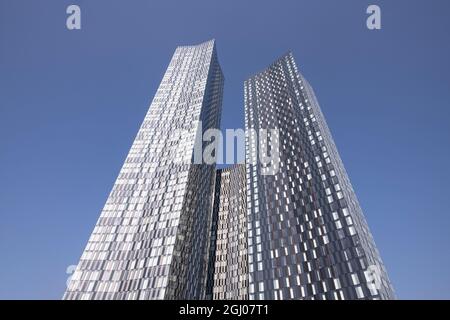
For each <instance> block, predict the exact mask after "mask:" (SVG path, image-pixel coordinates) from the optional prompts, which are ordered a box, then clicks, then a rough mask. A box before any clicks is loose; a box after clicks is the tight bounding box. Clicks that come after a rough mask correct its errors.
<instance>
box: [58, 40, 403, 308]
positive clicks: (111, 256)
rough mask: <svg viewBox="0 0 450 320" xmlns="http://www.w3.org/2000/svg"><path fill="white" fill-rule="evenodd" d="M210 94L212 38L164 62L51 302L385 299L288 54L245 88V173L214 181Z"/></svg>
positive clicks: (215, 108) (214, 114)
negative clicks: (208, 154) (75, 259)
mask: <svg viewBox="0 0 450 320" xmlns="http://www.w3.org/2000/svg"><path fill="white" fill-rule="evenodd" d="M223 85H224V77H223V73H222V71H221V68H220V65H219V62H218V60H217V53H216V47H215V42H214V40H211V41H207V42H204V43H202V44H199V45H196V46H181V47H178V48H177V49H176V50H175V53H174V55H173V57H172V59H171V61H170V64H169V66H168V68H167V70H166V73H165V75H164V77H163V79H162V81H161V83H160V86H159V88H158V90H157V92H156V95H155V97H154V99H153V101H152V103H151V105H150V108H149V110H148V112H147V115H146V116H145V119H144V121H143V123H142V125H141V127H140V129H139V132H138V133H137V136H136V138H135V140H134V142H133V145H132V147H131V149H130V151H129V153H128V156H127V158H126V160H125V163H124V165H123V167H122V169H121V171H120V173H119V176H118V177H117V180H116V181H115V184H114V186H113V188H112V191H111V193H110V195H109V197H108V199H107V201H106V204H105V206H104V208H103V210H102V212H101V215H100V217H99V219H98V221H97V223H96V225H95V228H94V230H93V232H92V234H91V236H90V239H89V241H88V243H87V245H86V248H85V250H84V252H83V254H82V256H81V258H80V261H79V263H78V265H77V268H76V270H75V272H74V274H73V276H72V278H71V280H70V282H69V284H68V288H67V290H66V292H65V294H64V297H63V298H64V299H119V300H124V299H250V300H262V299H332V300H335V299H338V300H340V299H393V298H395V295H394V292H393V289H392V286H391V284H390V282H389V279H388V276H387V273H386V270H385V268H384V265H383V262H382V261H381V258H380V255H379V253H378V251H377V248H376V246H375V243H374V241H373V239H372V236H371V233H370V231H369V228H368V226H367V223H366V221H365V218H364V215H363V213H362V210H361V208H360V206H359V204H358V200H357V198H356V195H355V192H354V191H353V188H352V186H351V183H350V181H349V178H348V175H347V173H346V172H345V169H344V166H343V164H342V161H341V159H340V157H339V154H338V152H337V149H336V146H335V143H334V141H333V139H332V136H331V134H330V131H329V129H328V126H327V124H326V122H325V119H324V116H323V114H322V112H321V110H320V107H319V104H318V102H317V99H316V97H315V95H314V92H313V90H312V88H311V86H310V85H309V84H308V82H307V81H306V79H305V78H304V77H303V76H302V75H301V73H300V72H299V71H298V69H297V66H296V64H295V61H294V58H293V56H292V54H291V53H288V54H286V55H284V56H282V57H281V58H280V59H278V60H277V61H275V62H274V63H273V64H272V65H270V66H269V67H268V68H267V69H266V70H264V71H262V72H260V73H258V74H256V75H255V76H252V77H251V78H249V79H248V80H246V81H245V82H244V105H245V128H246V131H247V134H246V141H245V155H246V162H245V164H238V165H233V166H231V167H229V168H225V169H219V170H216V169H215V164H212V165H209V164H204V163H202V162H201V161H200V162H198V161H197V160H196V158H197V153H196V152H198V147H199V146H200V147H201V150H200V152H201V153H202V151H203V149H204V148H205V146H206V142H205V141H203V134H204V133H205V132H206V130H208V129H211V128H219V127H220V115H221V108H222V107H221V105H222V96H223ZM260 129H267V130H268V131H266V134H265V135H264V137H261V136H260V137H258V136H257V135H258V132H259V130H260ZM271 129H277V130H276V131H271ZM176 132H183V134H181V135H177V134H174V133H176ZM268 132H270V134H267V133H268ZM255 133H256V134H255ZM274 140H276V141H277V143H275V144H271V147H270V148H268V149H267V150H268V152H272V153H273V152H275V151H278V152H276V157H277V159H273V160H276V161H271V163H265V162H261V161H255V159H256V158H257V156H256V155H257V154H258V149H259V148H262V145H264V144H269V142H271V141H274ZM272 146H277V148H278V150H273V147H272ZM274 163H276V164H277V165H276V170H273V172H272V173H271V174H267V172H269V171H267V167H268V166H271V165H273V164H274Z"/></svg>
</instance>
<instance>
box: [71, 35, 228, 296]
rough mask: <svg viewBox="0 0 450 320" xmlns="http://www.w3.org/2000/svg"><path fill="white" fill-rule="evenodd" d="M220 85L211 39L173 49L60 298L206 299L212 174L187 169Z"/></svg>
mask: <svg viewBox="0 0 450 320" xmlns="http://www.w3.org/2000/svg"><path fill="white" fill-rule="evenodd" d="M223 82H224V78H223V74H222V71H221V68H220V65H219V62H218V60H217V54H216V49H215V43H214V40H212V41H208V42H205V43H202V44H200V45H197V46H183V47H178V48H177V49H176V51H175V53H174V55H173V57H172V60H171V61H170V64H169V66H168V68H167V71H166V73H165V75H164V77H163V79H162V81H161V84H160V86H159V88H158V91H157V92H156V95H155V97H154V99H153V101H152V103H151V106H150V108H149V111H148V113H147V115H146V116H145V119H144V122H143V123H142V125H141V128H140V129H139V132H138V134H137V136H136V138H135V140H134V142H133V145H132V147H131V150H130V151H129V153H128V156H127V158H126V160H125V164H124V165H123V167H122V169H121V171H120V173H119V176H118V177H117V180H116V182H115V184H114V187H113V189H112V191H111V193H110V195H109V197H108V200H107V201H106V204H105V206H104V208H103V211H102V213H101V215H100V218H99V219H98V221H97V224H96V226H95V228H94V231H93V232H92V235H91V237H90V239H89V242H88V244H87V246H86V248H85V250H84V252H83V255H82V256H81V259H80V262H79V264H78V266H77V268H76V271H75V272H74V274H73V276H72V278H71V281H70V283H69V285H68V288H67V291H66V293H65V294H64V299H187V298H190V299H201V298H203V297H204V295H205V287H206V285H205V283H206V269H207V262H208V252H209V248H208V244H209V233H210V225H211V208H212V198H213V193H214V189H213V188H214V181H215V166H214V165H206V164H193V162H194V161H190V160H191V158H192V159H193V157H194V155H193V154H194V149H195V142H196V141H198V140H197V139H198V136H199V135H202V134H203V132H204V131H205V130H207V129H209V128H219V127H220V114H221V104H222V90H223ZM179 130H183V132H185V133H186V134H184V135H183V136H181V138H178V137H176V136H174V135H173V132H175V131H179ZM180 150H183V152H182V153H181V152H180ZM180 157H181V158H182V157H187V159H184V160H187V161H183V159H178V158H180ZM177 160H179V161H177Z"/></svg>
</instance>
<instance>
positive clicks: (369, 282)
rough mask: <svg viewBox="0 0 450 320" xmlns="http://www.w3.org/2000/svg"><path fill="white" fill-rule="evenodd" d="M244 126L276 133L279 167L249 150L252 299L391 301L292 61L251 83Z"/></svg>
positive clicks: (251, 141) (253, 146)
mask: <svg viewBox="0 0 450 320" xmlns="http://www.w3.org/2000/svg"><path fill="white" fill-rule="evenodd" d="M244 95H245V97H244V100H245V102H244V103H245V127H246V129H247V130H249V129H270V128H277V129H278V136H276V137H274V136H268V138H267V139H269V140H270V139H275V138H276V139H278V144H279V148H278V154H279V159H278V160H279V161H278V163H279V168H277V169H278V170H277V172H276V173H275V174H273V175H264V174H263V170H264V169H265V168H264V166H263V165H262V164H261V163H260V162H257V163H254V161H253V163H252V161H251V160H252V157H253V156H254V154H255V153H256V150H257V148H258V145H257V143H256V141H257V140H256V137H255V136H253V135H248V139H247V142H246V144H247V147H246V160H247V161H246V162H247V163H246V175H247V177H246V179H247V207H248V214H247V220H248V221H247V222H248V249H247V250H248V269H249V298H250V299H391V298H394V293H393V290H392V287H391V284H390V282H389V279H388V276H387V274H386V271H385V268H384V265H383V263H382V261H381V258H380V256H379V254H378V251H377V249H376V247H375V243H374V241H373V239H372V236H371V233H370V231H369V229H368V226H367V223H366V221H365V218H364V216H363V213H362V211H361V208H360V206H359V204H358V201H357V199H356V196H355V193H354V191H353V189H352V186H351V184H350V181H349V178H348V176H347V173H346V172H345V169H344V166H343V164H342V161H341V158H340V157H339V154H338V152H337V150H336V146H335V144H334V141H333V139H332V137H331V134H330V131H329V129H328V126H327V124H326V122H325V119H324V117H323V115H322V112H321V110H320V107H319V104H318V103H317V99H316V97H315V95H314V92H313V90H312V88H311V86H310V85H309V84H308V82H307V81H306V80H305V78H303V76H302V75H301V74H300V73H299V71H298V69H297V66H296V64H295V61H294V58H293V56H292V54H291V53H288V54H286V55H284V56H282V57H281V58H280V59H278V60H277V61H275V62H274V63H273V64H272V65H270V66H269V67H268V68H267V69H266V70H264V71H262V72H260V73H258V74H257V75H255V76H253V77H251V78H250V79H248V80H247V81H245V84H244Z"/></svg>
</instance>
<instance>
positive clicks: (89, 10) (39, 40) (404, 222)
mask: <svg viewBox="0 0 450 320" xmlns="http://www.w3.org/2000/svg"><path fill="white" fill-rule="evenodd" d="M72 3H75V4H78V5H80V6H81V10H82V30H80V31H68V30H67V29H66V26H65V20H66V16H67V15H66V13H65V11H66V7H67V6H68V5H69V4H72ZM369 4H378V5H380V7H381V9H382V29H381V30H379V31H369V30H368V29H367V28H366V26H365V20H366V16H367V15H366V13H365V10H366V8H367V6H368V5H369ZM449 16H450V1H448V0H441V1H438V0H433V1H425V0H422V1H401V0H396V1H377V0H371V1H364V0H354V1H350V0H348V1H347V0H343V1H323V0H322V1H316V0H315V1H312V0H310V1H298V0H296V1H274V0H272V1H262V0H258V1H242V0H239V1H232V0H222V1H214V0H204V1H195V0H184V1H176V2H175V1H167V0H164V1H144V0H142V1H125V0H122V1H112V0H108V1H106V0H105V1H100V0H96V1H87V0H84V1H83V0H71V1H65V0H64V1H62V0H54V1H44V0H41V1H21V0H14V1H12V0H9V1H8V0H1V1H0V252H1V255H0V257H1V258H0V298H3V299H4V298H29V299H44V298H50V299H59V298H60V297H61V296H62V294H63V291H64V289H65V281H66V278H67V275H66V273H65V270H66V267H67V266H68V265H71V264H76V263H77V262H78V259H79V257H80V255H81V253H82V250H83V249H84V246H85V244H86V242H87V240H88V237H89V234H90V233H91V231H92V229H93V227H94V224H95V222H96V220H97V218H98V216H99V214H100V211H101V209H102V206H103V204H104V202H105V200H106V198H107V196H108V193H109V191H110V189H111V187H112V185H113V183H114V180H115V178H116V176H117V174H118V172H119V169H120V167H121V165H122V162H123V161H124V159H125V157H126V154H127V152H128V149H129V147H130V146H131V143H132V141H133V139H134V136H135V134H136V133H137V130H138V128H139V126H140V124H141V122H142V120H143V118H144V115H145V113H146V111H147V108H148V106H149V104H150V102H151V99H152V98H153V95H154V94H155V92H156V89H157V87H158V84H159V82H160V80H161V78H162V76H163V74H164V71H165V69H166V67H167V65H168V63H169V60H170V58H171V55H172V53H173V51H174V49H175V47H176V46H177V45H183V44H196V43H199V42H202V41H204V40H208V39H211V38H215V39H216V40H217V47H218V54H219V60H220V63H221V65H222V68H223V70H224V74H225V77H226V81H225V96H224V104H223V116H222V127H223V128H239V127H242V125H243V81H244V79H245V78H246V77H248V76H249V75H251V74H253V73H255V72H257V71H259V70H261V69H263V68H264V67H266V66H267V65H268V64H270V63H271V62H272V61H273V60H274V59H275V58H277V57H278V56H280V55H281V54H283V53H284V52H286V51H287V50H289V49H291V50H292V51H293V53H294V56H295V58H296V60H297V63H298V65H299V67H300V69H301V71H302V73H303V74H304V75H305V76H306V78H307V79H308V80H309V81H310V83H311V84H312V86H313V87H314V89H315V91H316V94H317V96H318V99H319V102H320V103H321V106H322V110H323V112H324V114H325V117H326V119H327V121H328V124H329V126H330V128H331V131H332V133H333V136H334V138H335V140H336V143H337V146H338V149H339V151H340V154H341V156H342V158H343V161H344V164H345V166H346V168H347V171H348V173H349V175H350V178H351V181H352V183H353V186H354V188H355V190H356V193H357V195H358V197H359V200H360V202H361V205H362V207H363V209H364V211H365V215H366V217H367V220H368V222H369V226H370V228H371V230H372V233H373V235H374V238H375V241H376V243H377V245H378V248H379V249H380V252H381V255H382V257H383V259H384V262H385V264H386V267H387V269H388V272H389V275H390V277H391V280H392V282H393V285H394V287H395V289H396V293H397V295H398V297H400V298H405V299H406V298H447V299H449V298H450V271H449V265H450V250H449V247H450V232H449V230H450V203H449V200H450V183H449V181H450V143H449V142H450V141H449V140H450V109H449V107H450V62H449V61H450V60H449V57H450V41H449V32H450V19H449Z"/></svg>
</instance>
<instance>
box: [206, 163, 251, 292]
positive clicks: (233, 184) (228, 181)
mask: <svg viewBox="0 0 450 320" xmlns="http://www.w3.org/2000/svg"><path fill="white" fill-rule="evenodd" d="M246 189H247V187H246V183H245V165H243V164H236V165H233V166H231V167H229V168H225V169H218V170H217V176H216V187H215V194H214V207H213V208H214V209H213V218H212V221H213V222H212V232H211V245H210V263H209V270H208V271H209V278H208V284H207V298H212V299H214V300H223V299H227V300H230V299H233V300H242V299H248V268H247V265H248V263H247V202H246Z"/></svg>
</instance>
